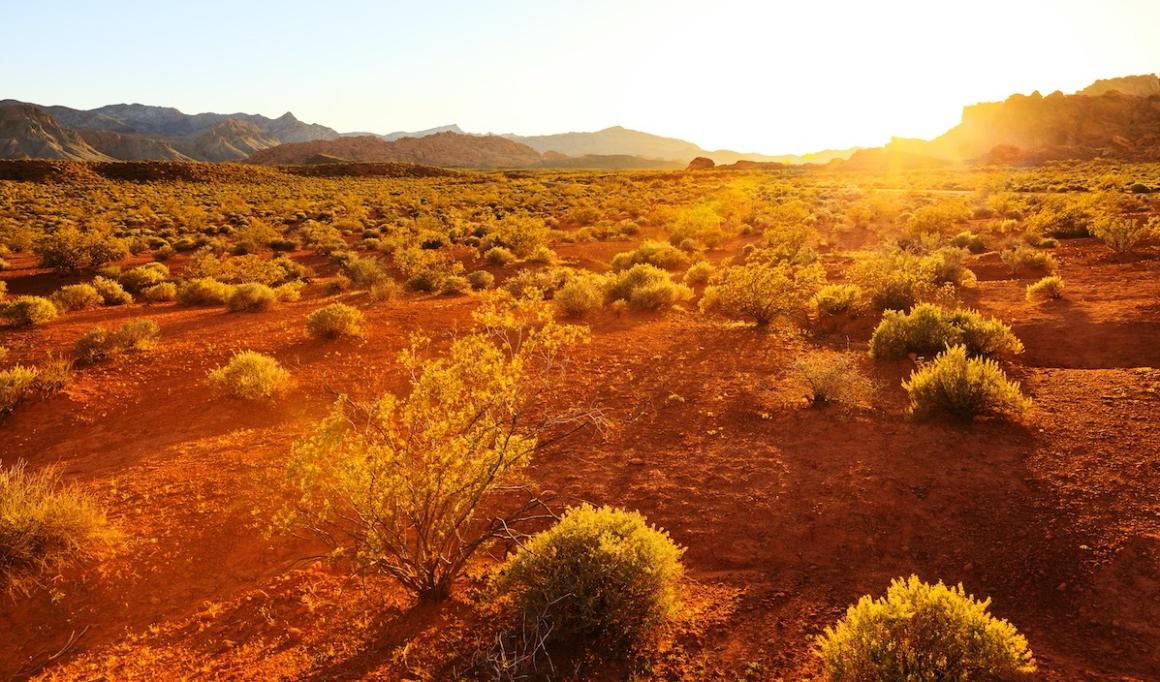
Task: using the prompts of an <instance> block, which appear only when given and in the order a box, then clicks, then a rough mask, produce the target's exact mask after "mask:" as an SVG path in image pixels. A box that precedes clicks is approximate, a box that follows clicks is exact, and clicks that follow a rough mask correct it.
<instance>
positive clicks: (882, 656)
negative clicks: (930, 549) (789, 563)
mask: <svg viewBox="0 0 1160 682" xmlns="http://www.w3.org/2000/svg"><path fill="white" fill-rule="evenodd" d="M990 605H991V600H990V599H986V600H983V601H979V600H976V599H975V598H974V597H973V596H968V595H967V594H966V592H965V591H964V590H963V586H962V585H959V586H957V587H946V586H945V585H943V584H942V582H939V583H938V584H937V585H930V584H928V583H924V582H922V581H920V580H919V579H918V577H917V576H911V577H910V578H909V579H907V580H903V579H898V580H894V581H892V582H891V584H890V587H889V588H888V589H887V591H886V596H885V597H882V598H879V599H874V598H873V597H871V596H869V595H867V596H863V597H862V598H861V599H859V600H858V603H857V604H855V605H854V606H851V607H850V608H849V609H847V610H846V616H845V618H843V619H842V620H841V621H839V622H838V623H837V624H836V625H835V626H833V627H828V628H826V631H825V633H824V634H822V635H821V636H819V637H818V643H817V650H816V651H817V655H818V657H819V658H820V659H821V662H822V678H823V679H824V680H826V681H827V682H878V681H880V680H915V681H916V682H917V681H920V680H921V681H926V680H931V681H933V680H963V681H965V680H989V681H992V682H1010V681H1014V680H1023V679H1029V678H1030V677H1031V676H1032V675H1033V674H1034V673H1035V671H1036V666H1035V659H1034V658H1033V657H1032V654H1031V650H1030V649H1028V648H1027V639H1026V638H1024V637H1023V636H1022V635H1020V634H1019V631H1018V630H1016V629H1015V626H1013V625H1011V624H1010V623H1009V622H1007V621H1005V620H1002V619H999V618H995V617H994V616H992V615H991V614H990V613H989V610H988V609H989V607H990Z"/></svg>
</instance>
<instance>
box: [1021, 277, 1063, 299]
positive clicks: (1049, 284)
mask: <svg viewBox="0 0 1160 682" xmlns="http://www.w3.org/2000/svg"><path fill="white" fill-rule="evenodd" d="M1063 289H1064V285H1063V278H1062V277H1060V276H1059V275H1048V276H1047V277H1044V278H1043V279H1041V280H1039V281H1038V282H1035V283H1034V284H1028V285H1027V300H1028V301H1038V300H1045V299H1060V298H1063Z"/></svg>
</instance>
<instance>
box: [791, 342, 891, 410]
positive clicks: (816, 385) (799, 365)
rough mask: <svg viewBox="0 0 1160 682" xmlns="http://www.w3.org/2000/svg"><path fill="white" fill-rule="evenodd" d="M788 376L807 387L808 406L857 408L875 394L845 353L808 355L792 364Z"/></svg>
mask: <svg viewBox="0 0 1160 682" xmlns="http://www.w3.org/2000/svg"><path fill="white" fill-rule="evenodd" d="M790 375H791V376H792V377H794V378H795V379H797V380H798V381H800V382H802V383H803V384H805V385H806V388H807V390H808V392H807V394H806V399H807V400H808V401H809V402H810V404H811V405H823V404H825V403H843V404H846V405H858V404H861V403H863V402H865V401H866V400H867V399H869V398H870V396H871V395H872V394H873V392H874V384H873V383H872V382H871V381H870V379H869V377H867V376H866V375H865V374H864V373H863V372H862V370H861V369H859V368H858V364H857V362H855V360H854V358H853V357H852V356H850V355H849V354H845V353H831V352H815V353H810V354H808V355H806V356H805V357H802V358H799V359H798V360H797V361H795V362H794V364H793V367H792V368H790Z"/></svg>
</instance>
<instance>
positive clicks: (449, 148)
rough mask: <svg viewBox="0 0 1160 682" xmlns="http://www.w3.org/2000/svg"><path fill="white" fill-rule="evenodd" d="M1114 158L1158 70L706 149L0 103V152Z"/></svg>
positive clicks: (1126, 144) (1157, 101)
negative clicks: (892, 130) (794, 141)
mask: <svg viewBox="0 0 1160 682" xmlns="http://www.w3.org/2000/svg"><path fill="white" fill-rule="evenodd" d="M1101 156H1102V157H1114V158H1124V159H1138V160H1157V159H1160V77H1157V76H1156V75H1155V74H1148V75H1140V76H1125V77H1121V78H1109V79H1103V80H1098V81H1096V82H1095V83H1092V84H1091V85H1090V86H1088V87H1086V88H1084V89H1082V90H1080V91H1079V92H1077V93H1075V94H1073V95H1065V94H1063V93H1062V92H1054V93H1052V94H1050V95H1048V96H1046V97H1044V96H1042V95H1040V94H1039V93H1038V92H1035V93H1032V94H1030V95H1012V96H1011V97H1009V98H1007V99H1006V100H1004V101H1002V102H986V103H981V104H974V105H970V106H967V107H964V109H963V115H962V120H961V122H960V123H959V124H958V125H957V126H955V127H954V128H952V129H951V130H949V131H947V132H946V133H945V134H943V135H941V136H939V137H937V138H935V139H934V140H930V141H925V140H907V139H895V140H892V141H891V142H890V143H888V144H887V145H885V146H883V147H877V148H870V149H860V148H857V147H855V148H851V149H838V150H826V151H822V152H817V153H815V154H807V155H783V156H770V155H765V154H756V153H742V152H735V151H731V150H716V151H707V150H704V149H702V148H701V147H699V146H698V145H696V144H693V143H692V142H688V141H686V140H681V139H677V138H672V137H663V136H660V135H653V134H650V133H645V132H641V131H637V130H630V129H628V128H623V127H621V126H613V127H611V128H605V129H603V130H598V131H595V132H571V133H560V134H554V135H531V136H521V135H515V134H505V135H491V134H488V135H476V134H470V133H466V132H464V131H463V130H462V129H460V127H459V126H457V125H445V126H440V127H437V128H430V129H427V130H420V131H413V132H405V131H398V132H393V133H386V134H377V133H340V132H338V131H336V130H334V129H332V128H328V127H326V126H323V125H318V124H312V123H304V122H302V121H300V120H298V119H297V118H296V117H295V116H294V115H293V114H291V113H289V112H287V113H286V114H283V115H282V116H280V117H278V118H267V117H265V116H261V115H258V114H244V113H236V114H216V113H203V114H186V113H183V112H181V111H179V110H177V109H174V108H171V107H158V106H147V105H143V104H113V105H109V106H104V107H99V108H97V109H89V110H82V109H73V108H70V107H64V106H41V105H37V104H31V103H26V102H19V101H16V100H10V99H9V100H2V101H0V158H3V159H25V158H40V159H71V160H80V161H151V160H169V161H215V162H221V161H244V160H248V161H250V162H252V163H257V164H269V165H310V164H324V163H338V162H376V163H398V162H405V163H417V164H426V165H432V166H448V167H476V168H489V167H490V168H495V167H502V168H533V167H547V168H594V169H599V168H610V169H612V168H677V167H683V166H684V165H686V164H688V163H689V162H690V161H691V160H692V159H694V158H698V157H701V158H708V159H711V160H712V161H714V162H715V163H716V164H717V165H726V164H734V165H735V164H738V163H739V162H740V163H742V165H744V164H750V163H766V164H771V163H772V164H777V163H783V164H801V163H815V164H826V163H838V164H843V163H846V164H850V165H851V166H853V167H860V166H861V167H881V166H900V165H901V166H933V165H942V164H949V163H962V162H983V163H1037V162H1041V161H1047V160H1054V159H1070V158H1080V159H1083V158H1094V157H1101Z"/></svg>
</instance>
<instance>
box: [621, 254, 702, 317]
mask: <svg viewBox="0 0 1160 682" xmlns="http://www.w3.org/2000/svg"><path fill="white" fill-rule="evenodd" d="M692 297H693V292H692V290H691V289H689V287H687V286H685V285H684V284H678V283H676V282H674V281H673V278H672V276H671V275H669V273H668V272H667V271H665V270H662V269H660V268H658V267H656V266H654V265H646V264H641V265H634V266H632V267H631V268H629V269H628V270H624V271H623V272H617V273H612V274H610V275H609V276H608V280H607V285H606V289H605V293H604V298H605V301H607V302H608V303H613V302H615V301H627V303H628V307H629V308H632V309H633V310H661V309H663V308H669V307H671V306H673V305H676V304H677V303H680V302H682V301H687V300H689V299H690V298H692Z"/></svg>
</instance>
